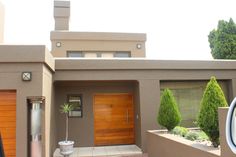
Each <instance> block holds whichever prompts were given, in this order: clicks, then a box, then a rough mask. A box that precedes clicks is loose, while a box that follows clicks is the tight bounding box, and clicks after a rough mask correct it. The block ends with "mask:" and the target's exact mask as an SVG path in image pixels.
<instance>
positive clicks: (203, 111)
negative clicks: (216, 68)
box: [197, 77, 228, 147]
mask: <svg viewBox="0 0 236 157" xmlns="http://www.w3.org/2000/svg"><path fill="white" fill-rule="evenodd" d="M225 106H228V105H227V102H226V100H225V96H224V93H223V91H222V90H221V88H220V86H219V84H218V83H217V81H216V78H215V77H211V80H210V82H209V83H208V84H207V87H206V89H205V91H204V94H203V98H202V100H201V106H200V112H199V114H198V120H197V122H198V125H199V127H200V128H201V129H202V130H203V131H204V132H205V133H206V135H207V136H208V137H209V140H210V141H211V142H212V144H213V146H214V147H218V146H219V144H220V143H219V124H218V107H225Z"/></svg>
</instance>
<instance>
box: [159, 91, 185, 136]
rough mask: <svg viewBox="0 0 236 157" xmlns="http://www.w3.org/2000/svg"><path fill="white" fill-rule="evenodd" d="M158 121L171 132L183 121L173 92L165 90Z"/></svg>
mask: <svg viewBox="0 0 236 157" xmlns="http://www.w3.org/2000/svg"><path fill="white" fill-rule="evenodd" d="M157 121H158V123H159V124H160V125H162V126H164V127H166V128H167V129H168V131H171V130H172V129H173V128H174V127H176V126H177V125H178V124H179V123H180V121H181V115H180V112H179V109H178V106H177V103H176V101H175V98H174V96H173V94H172V92H171V91H170V90H169V89H165V90H164V92H163V94H162V96H161V104H160V108H159V113H158V116H157Z"/></svg>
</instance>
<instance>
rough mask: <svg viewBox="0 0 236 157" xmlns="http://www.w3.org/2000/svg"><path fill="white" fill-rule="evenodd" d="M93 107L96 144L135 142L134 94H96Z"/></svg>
mask: <svg viewBox="0 0 236 157" xmlns="http://www.w3.org/2000/svg"><path fill="white" fill-rule="evenodd" d="M93 107H94V108H93V109H94V143H95V145H116V144H133V143H134V107H133V96H132V94H96V95H95V96H94V106H93Z"/></svg>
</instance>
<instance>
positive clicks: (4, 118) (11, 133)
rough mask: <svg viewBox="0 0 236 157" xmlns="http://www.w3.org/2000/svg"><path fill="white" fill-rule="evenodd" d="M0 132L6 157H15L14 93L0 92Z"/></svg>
mask: <svg viewBox="0 0 236 157" xmlns="http://www.w3.org/2000/svg"><path fill="white" fill-rule="evenodd" d="M0 132H1V135H2V140H3V147H4V152H5V156H6V157H15V156H16V92H15V91H1V90H0Z"/></svg>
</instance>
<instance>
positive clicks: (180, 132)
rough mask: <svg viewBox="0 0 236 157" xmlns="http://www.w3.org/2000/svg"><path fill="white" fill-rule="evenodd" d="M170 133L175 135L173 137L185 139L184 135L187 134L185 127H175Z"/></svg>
mask: <svg viewBox="0 0 236 157" xmlns="http://www.w3.org/2000/svg"><path fill="white" fill-rule="evenodd" d="M171 133H173V134H175V135H179V136H182V137H185V136H186V134H187V133H188V129H187V128H185V127H181V126H176V127H175V128H174V129H173V130H172V131H171Z"/></svg>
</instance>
